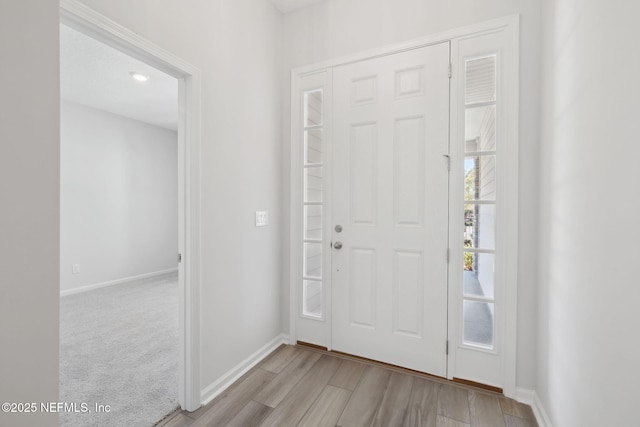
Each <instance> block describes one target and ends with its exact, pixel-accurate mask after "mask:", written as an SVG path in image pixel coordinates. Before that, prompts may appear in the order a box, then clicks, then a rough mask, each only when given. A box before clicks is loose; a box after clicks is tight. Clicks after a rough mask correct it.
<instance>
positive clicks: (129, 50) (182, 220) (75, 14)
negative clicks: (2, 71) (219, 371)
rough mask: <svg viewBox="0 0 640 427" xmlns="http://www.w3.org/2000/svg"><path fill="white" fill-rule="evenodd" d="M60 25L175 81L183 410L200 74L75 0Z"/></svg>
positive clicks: (194, 283) (196, 299)
mask: <svg viewBox="0 0 640 427" xmlns="http://www.w3.org/2000/svg"><path fill="white" fill-rule="evenodd" d="M60 22H61V23H62V24H65V25H67V26H69V27H71V28H74V29H76V30H78V31H80V32H82V33H84V34H86V35H88V36H90V37H92V38H95V39H97V40H99V41H101V42H102V43H105V44H107V45H109V46H111V47H113V48H114V49H117V50H119V51H121V52H123V53H125V54H127V55H129V56H132V57H134V58H136V59H139V60H141V61H143V62H146V63H147V64H149V65H151V66H153V67H155V68H157V69H159V70H161V71H163V72H165V73H167V74H169V75H171V76H173V77H175V78H177V79H178V94H179V95H178V97H179V99H178V102H179V104H180V108H179V111H180V113H179V117H178V251H179V253H180V254H182V262H181V263H179V264H178V286H179V298H180V303H179V305H180V308H179V329H178V333H179V337H180V338H179V339H180V343H179V372H178V381H179V393H178V401H179V403H180V406H181V408H182V409H184V410H187V411H195V410H196V409H198V408H199V407H200V406H201V403H202V400H201V393H200V275H199V271H200V268H199V266H200V249H199V248H200V227H199V224H200V221H199V205H200V190H199V189H200V178H199V177H200V173H199V157H200V81H201V77H200V70H198V69H197V68H196V67H194V66H193V65H191V64H189V63H187V62H185V61H184V60H182V59H180V58H178V57H176V56H175V55H173V54H171V53H169V52H167V51H165V50H164V49H162V48H160V47H158V46H156V45H154V44H153V43H151V42H149V41H147V40H145V39H144V38H142V37H140V36H139V35H137V34H136V33H134V32H133V31H130V30H128V29H127V28H125V27H122V26H120V25H118V24H116V23H115V22H113V21H112V20H110V19H108V18H106V17H104V16H103V15H101V14H99V13H97V12H96V11H94V10H93V9H91V8H89V7H87V6H85V5H84V4H82V3H80V2H78V1H76V0H61V1H60Z"/></svg>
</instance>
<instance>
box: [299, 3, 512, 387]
mask: <svg viewBox="0 0 640 427" xmlns="http://www.w3.org/2000/svg"><path fill="white" fill-rule="evenodd" d="M519 21H520V17H519V15H517V14H516V15H511V16H507V17H504V18H498V19H495V20H491V21H486V22H482V23H478V24H475V25H471V26H468V27H463V28H458V29H454V30H450V31H445V32H442V33H438V34H435V35H432V36H427V37H423V38H419V39H415V40H411V41H408V42H404V43H399V44H395V45H392V46H385V47H381V48H375V49H371V50H368V51H365V52H360V53H357V54H353V55H348V56H344V57H341V58H336V59H330V60H327V61H323V62H320V63H316V64H312V65H307V66H303V67H298V68H295V69H293V70H292V72H291V117H292V120H291V165H290V173H291V175H290V176H291V185H290V190H291V195H290V203H291V205H290V215H291V216H290V219H291V220H290V249H291V250H290V257H289V262H290V264H289V266H290V269H289V273H290V276H289V277H290V283H289V286H290V288H289V291H290V292H289V336H290V342H291V343H292V344H295V343H296V342H297V340H298V334H297V327H296V324H297V319H298V318H299V315H300V314H299V313H300V310H299V306H298V304H299V303H300V295H299V292H298V289H299V286H300V284H301V280H302V276H301V265H302V253H301V251H298V250H295V249H296V248H299V247H300V245H301V243H300V242H302V214H301V212H300V211H301V207H302V198H301V194H302V191H301V190H302V184H301V183H300V182H299V179H298V178H297V177H298V176H301V173H302V172H301V168H302V163H301V159H302V154H301V142H300V136H299V134H300V123H299V122H301V119H300V108H301V101H300V96H299V93H298V92H299V91H300V87H301V85H302V81H303V80H302V79H304V78H305V77H307V76H310V75H313V74H320V73H325V75H326V77H325V79H326V82H327V85H329V86H330V85H331V80H332V72H331V71H332V68H333V67H336V66H339V65H344V64H349V63H352V62H356V61H363V60H367V59H372V58H376V57H380V56H385V55H391V54H394V53H399V52H403V51H407V50H413V49H417V48H420V47H424V46H429V45H432V44H436V43H441V42H445V41H451V42H452V44H454V43H455V42H456V41H458V40H462V39H465V38H470V37H475V36H478V35H482V34H486V33H490V32H495V31H504V32H505V34H506V35H507V37H509V40H510V42H509V44H508V47H507V51H506V57H507V62H508V64H507V74H508V79H507V80H506V81H505V82H504V85H505V89H506V91H507V93H508V95H507V99H506V100H505V104H504V105H505V106H506V107H507V108H508V109H509V111H510V114H509V116H508V120H509V123H508V128H507V129H506V133H507V134H506V135H505V136H504V140H507V141H509V143H510V146H509V149H508V150H505V152H504V153H503V154H502V157H503V159H504V160H505V161H506V162H508V163H509V164H510V167H509V168H508V169H509V170H508V176H509V180H508V182H506V183H505V189H504V193H505V194H506V195H507V196H508V197H506V198H503V199H506V203H507V204H508V206H507V208H506V211H508V212H509V215H508V216H507V219H508V221H505V226H504V230H503V233H502V236H503V237H504V240H503V241H502V248H503V249H502V251H503V252H505V253H506V256H505V259H506V260H507V262H506V263H504V264H503V265H504V266H505V267H504V272H503V277H505V280H507V281H509V283H511V286H509V287H506V289H505V295H504V299H503V300H502V304H503V305H504V308H505V315H504V319H503V320H502V322H504V323H503V324H504V330H503V331H502V334H503V335H502V338H503V342H504V346H503V352H504V359H503V362H504V363H503V364H504V384H503V390H504V394H505V395H506V396H508V397H515V394H516V361H517V359H516V358H517V354H516V349H517V346H516V338H517V337H516V322H517V259H518V258H517V248H518V237H517V230H518V197H517V189H518V179H517V178H518V166H517V165H518V148H517V147H518V135H519V127H518V107H519V97H518V90H519V67H518V62H519ZM451 60H452V62H454V61H455V58H453V57H452V58H451ZM454 72H455V70H454ZM454 83H455V82H454V81H453V80H452V84H454ZM455 90H456V88H455V87H452V92H451V99H452V102H451V105H452V112H453V110H454V105H453V103H454V101H455V100H456V99H457V98H456V97H455V96H454V95H455V93H456V92H455ZM298 119H300V120H298ZM460 120H463V121H464V117H459V115H457V114H452V117H451V123H450V132H451V135H450V138H451V139H450V141H453V140H454V138H456V134H457V133H458V132H459V128H460V123H461V122H460ZM328 130H329V132H330V129H328ZM329 138H330V137H329ZM330 144H331V143H330V141H329V142H328V145H329V146H328V147H327V150H329V151H331V146H330ZM328 171H330V165H329V169H328ZM328 190H330V189H328ZM324 203H325V212H327V213H330V212H331V209H332V207H331V200H330V199H328V200H326V201H325V202H324ZM329 215H330V214H329ZM329 215H326V217H325V218H327V217H328V216H329ZM325 221H326V219H325ZM324 229H325V230H327V229H330V224H325V227H324ZM328 253H329V250H325V254H328ZM330 262H331V260H330V256H325V263H326V265H325V267H324V271H325V272H326V271H331V266H330ZM460 265H462V264H460ZM324 283H325V286H326V288H327V289H326V291H325V310H326V312H325V319H326V320H327V321H324V328H326V332H325V336H326V337H327V342H326V343H324V344H321V345H324V346H326V347H327V348H328V349H331V322H330V319H331V312H330V308H331V307H330V300H327V296H328V297H330V295H331V283H330V276H328V277H325V278H324ZM451 288H452V286H450V291H449V301H448V305H449V313H456V312H457V310H455V307H454V305H455V304H457V302H458V301H457V300H456V295H457V294H456V292H455V291H452V290H451ZM459 323H460V320H459V319H458V317H456V316H455V315H450V316H449V326H448V336H449V340H450V342H453V343H455V340H453V338H454V337H455V334H456V331H458V330H459ZM455 352H456V345H450V346H449V355H448V373H447V378H449V379H452V378H454V377H455V376H456V375H455V364H454V363H453V361H455Z"/></svg>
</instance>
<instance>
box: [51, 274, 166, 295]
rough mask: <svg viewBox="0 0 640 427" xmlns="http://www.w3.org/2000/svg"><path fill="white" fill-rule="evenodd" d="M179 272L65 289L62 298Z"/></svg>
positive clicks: (145, 275) (127, 278)
mask: <svg viewBox="0 0 640 427" xmlns="http://www.w3.org/2000/svg"><path fill="white" fill-rule="evenodd" d="M177 271H178V269H177V268H170V269H168V270H161V271H154V272H152V273H144V274H137V275H135V276H129V277H123V278H122V279H115V280H109V281H107V282H100V283H94V284H93V285H86V286H79V287H77V288H72V289H65V290H64V291H62V290H61V291H60V296H61V297H66V296H67V295H75V294H80V293H82V292H87V291H92V290H94V289H100V288H106V287H108V286H113V285H119V284H121V283H126V282H133V281H134V280H140V279H148V278H150V277H159V276H165V275H169V274H172V273H176V272H177Z"/></svg>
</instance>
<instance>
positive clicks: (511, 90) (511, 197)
mask: <svg viewBox="0 0 640 427" xmlns="http://www.w3.org/2000/svg"><path fill="white" fill-rule="evenodd" d="M492 22H493V23H498V24H499V25H498V26H496V27H494V28H487V27H484V28H483V29H482V31H479V32H478V33H476V34H468V35H465V36H461V37H458V38H456V39H454V40H452V50H451V62H452V64H453V68H454V70H453V73H452V78H451V137H450V141H451V142H455V141H461V140H463V138H464V136H463V134H462V133H461V132H463V129H464V118H465V116H464V109H465V106H464V98H463V93H462V92H461V90H462V88H463V83H462V82H463V81H464V69H463V67H462V64H461V63H460V62H459V61H460V55H461V53H460V46H461V45H462V44H468V43H473V42H474V39H475V38H480V37H488V38H492V37H494V36H499V37H500V39H499V40H501V41H500V42H498V45H500V46H502V47H500V48H498V50H499V51H500V52H501V53H500V55H499V64H500V63H501V64H502V66H501V67H500V66H499V67H498V69H502V71H503V74H502V75H504V77H501V75H500V74H499V75H498V78H499V79H500V78H502V81H501V86H500V87H501V91H500V93H498V98H499V99H498V100H497V101H498V104H499V105H501V106H502V107H501V109H500V113H499V114H500V115H499V117H498V120H500V122H499V124H498V125H499V126H500V131H499V132H498V130H496V132H497V133H498V134H499V135H500V141H502V142H505V141H508V144H506V143H502V144H501V145H500V146H499V148H498V149H497V152H499V158H498V159H497V174H498V175H497V178H498V183H497V186H498V188H497V191H498V197H499V200H496V201H495V205H496V216H499V217H500V220H499V222H498V224H497V225H496V248H497V250H496V251H495V254H496V255H495V256H496V258H495V259H496V265H499V266H501V267H498V270H496V282H495V286H496V297H495V303H496V307H498V308H499V309H500V311H496V316H495V319H494V321H495V323H494V324H495V332H496V333H495V335H494V351H493V353H494V354H495V355H496V357H499V359H491V358H486V359H485V361H486V362H491V363H494V361H495V363H496V365H493V366H492V370H491V372H492V373H494V372H495V373H496V375H498V371H497V370H498V369H499V370H500V374H499V376H500V380H499V381H500V383H495V384H492V383H490V384H491V385H496V386H499V387H501V388H502V389H503V390H504V394H505V395H506V396H507V397H513V396H514V395H515V393H516V363H517V320H518V319H517V283H518V274H517V268H518V163H519V158H518V144H519V142H518V141H519V130H518V118H519V115H518V109H519V96H518V90H519V83H518V82H519V50H518V46H519V42H518V40H519V15H512V16H509V17H506V18H502V19H501V20H498V21H492ZM482 27H483V24H481V25H480V26H478V28H479V29H480V28H482ZM500 33H501V34H500ZM496 48H497V46H496ZM490 50H491V49H490ZM478 55H484V53H481V52H478ZM500 123H501V124H500ZM498 143H499V144H500V142H498ZM449 154H450V156H451V159H452V167H451V171H452V175H451V178H450V196H449V209H450V230H449V231H450V234H449V240H450V245H451V251H450V264H449V344H450V345H449V357H448V374H447V376H448V378H452V377H461V378H465V379H470V380H473V381H479V382H487V381H486V380H484V381H483V380H479V379H476V378H470V377H468V375H469V371H467V372H466V373H465V372H463V371H465V368H466V367H468V366H470V365H469V364H468V363H467V364H465V365H462V364H460V365H458V363H459V360H458V358H460V357H464V358H465V359H466V360H469V357H470V355H471V353H470V352H468V349H469V346H466V345H463V344H462V343H461V342H458V341H459V339H460V337H461V336H462V312H461V300H462V295H461V289H462V283H461V282H460V281H461V280H462V277H461V275H460V268H459V266H461V265H462V252H461V251H458V250H457V249H458V247H457V246H456V245H458V244H459V242H460V238H459V236H460V235H461V234H460V232H461V223H460V220H459V218H460V217H459V215H458V213H460V212H462V211H463V205H464V203H463V201H462V197H461V194H462V188H463V186H464V183H463V180H462V179H461V177H462V176H461V175H460V174H459V173H458V172H460V168H461V167H462V163H461V161H460V160H461V158H464V156H466V155H469V153H465V152H464V150H463V149H462V147H460V146H458V145H451V146H450V153H449ZM465 250H466V249H465ZM470 252H488V253H491V252H494V251H482V250H470ZM474 350H479V351H481V352H483V353H486V354H489V353H490V352H486V351H484V350H481V349H475V348H474ZM477 360H478V361H480V359H479V358H478V359H477ZM497 363H499V365H497Z"/></svg>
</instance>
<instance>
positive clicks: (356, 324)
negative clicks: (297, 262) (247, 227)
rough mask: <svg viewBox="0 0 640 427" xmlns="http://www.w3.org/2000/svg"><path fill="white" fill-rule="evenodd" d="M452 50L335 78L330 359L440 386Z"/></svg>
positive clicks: (370, 63) (393, 59)
mask: <svg viewBox="0 0 640 427" xmlns="http://www.w3.org/2000/svg"><path fill="white" fill-rule="evenodd" d="M448 69H449V43H448V42H445V43H440V44H437V45H433V46H428V47H423V48H420V49H415V50H411V51H407V52H402V53H397V54H393V55H389V56H384V57H380V58H375V59H371V60H367V61H361V62H356V63H353V64H348V65H344V66H339V67H336V68H335V69H334V78H333V96H334V100H333V124H334V132H333V141H334V142H333V144H334V149H333V186H332V187H333V197H332V201H333V203H332V206H333V214H332V222H333V224H332V236H331V241H332V249H331V268H332V308H333V309H332V327H331V329H332V342H331V346H332V348H333V349H334V350H337V351H342V352H345V353H350V354H355V355H359V356H363V357H366V358H370V359H375V360H379V361H383V362H387V363H390V364H394V365H400V366H404V367H407V368H410V369H415V370H419V371H423V372H428V373H431V374H434V375H440V376H446V375H447V366H446V364H447V358H446V340H447V247H448V230H449V227H448V185H449V175H448V154H449V75H448Z"/></svg>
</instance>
